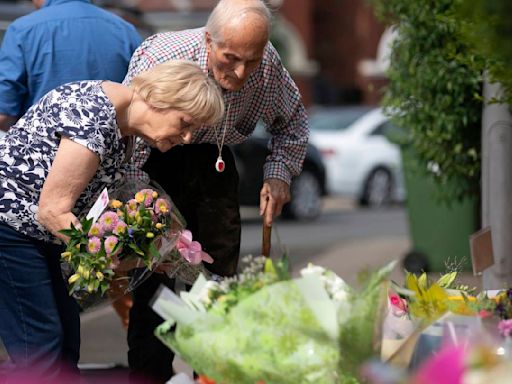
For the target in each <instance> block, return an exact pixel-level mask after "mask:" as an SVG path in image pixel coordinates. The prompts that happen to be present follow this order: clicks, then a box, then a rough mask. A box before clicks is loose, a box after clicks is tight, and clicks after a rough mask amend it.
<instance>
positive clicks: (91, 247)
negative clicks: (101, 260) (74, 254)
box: [87, 236, 101, 255]
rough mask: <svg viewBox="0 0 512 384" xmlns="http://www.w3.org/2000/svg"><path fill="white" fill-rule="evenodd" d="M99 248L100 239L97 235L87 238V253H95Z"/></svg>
mask: <svg viewBox="0 0 512 384" xmlns="http://www.w3.org/2000/svg"><path fill="white" fill-rule="evenodd" d="M100 249H101V240H100V238H99V237H96V236H94V237H91V238H90V239H89V242H88V243H87V251H89V253H92V254H94V255H95V254H96V253H98V252H99V251H100Z"/></svg>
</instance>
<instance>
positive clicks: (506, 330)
mask: <svg viewBox="0 0 512 384" xmlns="http://www.w3.org/2000/svg"><path fill="white" fill-rule="evenodd" d="M498 329H499V330H500V333H501V334H502V335H503V336H505V337H509V336H510V334H511V333H512V320H511V319H509V320H500V322H499V323H498Z"/></svg>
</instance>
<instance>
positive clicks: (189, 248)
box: [176, 229, 213, 264]
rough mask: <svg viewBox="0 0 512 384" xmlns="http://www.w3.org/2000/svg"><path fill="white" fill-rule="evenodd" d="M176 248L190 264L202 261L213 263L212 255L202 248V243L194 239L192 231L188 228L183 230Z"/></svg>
mask: <svg viewBox="0 0 512 384" xmlns="http://www.w3.org/2000/svg"><path fill="white" fill-rule="evenodd" d="M176 248H177V249H178V251H179V252H180V254H181V256H182V257H183V258H184V259H185V260H187V261H188V262H189V263H190V264H199V263H200V262H201V261H204V262H206V263H210V264H211V263H213V259H212V258H211V256H210V255H209V254H207V253H206V252H204V251H203V250H202V247H201V244H199V242H197V241H192V232H190V231H189V230H188V229H185V230H184V231H183V232H181V235H180V238H179V239H178V243H177V245H176Z"/></svg>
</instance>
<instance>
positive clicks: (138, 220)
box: [61, 189, 181, 294]
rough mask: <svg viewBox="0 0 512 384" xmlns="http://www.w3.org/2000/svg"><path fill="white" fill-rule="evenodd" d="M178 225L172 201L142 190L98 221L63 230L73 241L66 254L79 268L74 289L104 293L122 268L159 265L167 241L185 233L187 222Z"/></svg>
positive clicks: (112, 206) (72, 284)
mask: <svg viewBox="0 0 512 384" xmlns="http://www.w3.org/2000/svg"><path fill="white" fill-rule="evenodd" d="M175 224H176V223H174V224H173V217H172V215H171V203H170V202H169V200H167V199H165V198H161V197H159V194H158V192H156V191H155V190H152V189H142V190H140V191H139V192H137V193H136V194H135V196H134V197H133V198H132V199H130V200H129V201H127V202H126V203H123V202H121V201H119V200H111V201H110V204H109V209H108V210H107V211H105V212H104V213H103V214H102V215H101V216H100V217H99V219H98V221H96V222H94V223H93V220H92V219H83V220H82V221H81V225H80V226H74V225H71V228H70V229H65V230H62V231H61V233H63V234H64V235H66V236H68V237H69V242H68V244H67V247H66V250H65V252H63V253H62V255H61V256H62V259H63V260H64V261H65V262H66V263H68V264H69V265H70V267H71V268H72V270H73V271H74V274H72V275H71V276H70V277H69V278H68V282H69V287H70V288H69V289H70V293H71V294H73V293H77V292H86V293H89V294H92V293H96V292H99V293H101V294H104V293H105V292H106V291H107V289H108V288H109V285H110V282H111V281H112V279H113V277H114V275H115V274H116V271H117V272H122V271H125V272H126V271H127V270H130V269H133V268H136V267H145V268H147V269H149V270H152V269H154V268H155V267H156V266H158V264H159V263H160V262H161V261H162V253H161V252H160V246H161V244H162V241H169V239H174V238H177V236H178V235H179V229H181V226H177V227H176V225H175ZM173 226H174V228H173ZM166 239H167V240H166ZM121 277H122V278H124V279H125V280H127V279H128V277H127V276H121Z"/></svg>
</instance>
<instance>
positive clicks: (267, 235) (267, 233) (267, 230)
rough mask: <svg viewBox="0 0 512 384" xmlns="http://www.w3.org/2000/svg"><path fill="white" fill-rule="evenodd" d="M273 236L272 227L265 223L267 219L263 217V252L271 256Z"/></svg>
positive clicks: (264, 254)
mask: <svg viewBox="0 0 512 384" xmlns="http://www.w3.org/2000/svg"><path fill="white" fill-rule="evenodd" d="M271 237H272V227H269V226H268V225H265V219H263V241H262V243H261V254H262V255H263V256H266V257H270V241H271Z"/></svg>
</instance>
